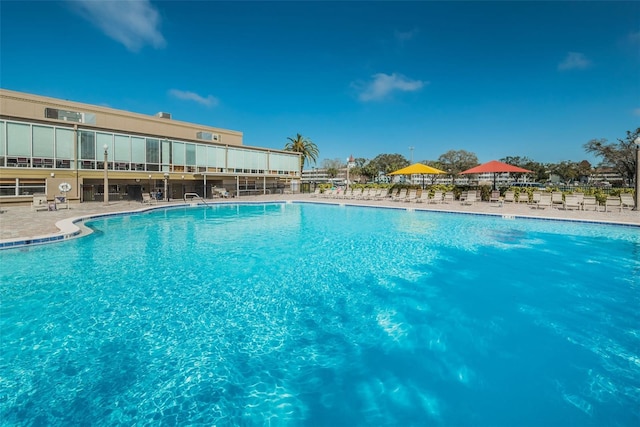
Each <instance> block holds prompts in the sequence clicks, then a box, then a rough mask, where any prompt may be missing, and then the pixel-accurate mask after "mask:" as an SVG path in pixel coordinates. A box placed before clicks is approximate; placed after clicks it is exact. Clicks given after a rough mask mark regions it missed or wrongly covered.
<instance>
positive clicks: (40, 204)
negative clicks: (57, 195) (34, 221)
mask: <svg viewBox="0 0 640 427" xmlns="http://www.w3.org/2000/svg"><path fill="white" fill-rule="evenodd" d="M31 209H33V210H34V211H39V210H49V202H48V201H47V196H46V195H44V194H34V195H33V201H32V202H31Z"/></svg>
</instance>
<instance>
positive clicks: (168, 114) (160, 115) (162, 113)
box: [156, 111, 171, 119]
mask: <svg viewBox="0 0 640 427" xmlns="http://www.w3.org/2000/svg"><path fill="white" fill-rule="evenodd" d="M156 117H160V118H161V119H170V118H171V113H164V112H162V111H160V112H159V113H156Z"/></svg>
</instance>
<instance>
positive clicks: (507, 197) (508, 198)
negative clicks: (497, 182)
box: [504, 191, 516, 203]
mask: <svg viewBox="0 0 640 427" xmlns="http://www.w3.org/2000/svg"><path fill="white" fill-rule="evenodd" d="M507 202H509V203H515V202H516V193H515V192H514V191H506V192H505V193H504V203H507Z"/></svg>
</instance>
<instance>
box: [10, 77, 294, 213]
mask: <svg viewBox="0 0 640 427" xmlns="http://www.w3.org/2000/svg"><path fill="white" fill-rule="evenodd" d="M105 159H106V162H105ZM105 163H106V168H105ZM299 167H300V158H299V155H298V154H296V153H291V152H286V151H280V150H272V149H265V148H259V147H250V146H245V145H244V144H243V135H242V132H239V131H234V130H227V129H221V128H215V127H211V126H203V125H198V124H193V123H187V122H182V121H177V120H173V119H172V118H171V115H170V114H168V113H158V114H155V115H144V114H138V113H132V112H127V111H122V110H116V109H112V108H106V107H101V106H96V105H90V104H82V103H77V102H72V101H65V100H60V99H55V98H49V97H43V96H38V95H32V94H26V93H21V92H14V91H9V90H5V89H0V204H8V203H30V202H31V201H32V199H33V195H34V194H45V195H46V196H47V198H48V199H49V200H53V199H54V198H55V197H56V196H61V195H63V196H65V197H66V198H67V199H68V200H69V201H71V203H74V202H89V201H103V200H104V191H105V183H106V186H107V188H106V191H107V193H108V198H109V200H142V194H143V193H150V194H152V195H153V196H154V197H159V198H162V199H167V198H169V199H177V198H183V197H184V195H185V194H187V193H191V194H194V193H195V194H197V195H198V196H200V197H204V198H210V197H212V196H215V195H216V194H217V193H218V190H222V189H224V190H226V191H227V192H228V193H230V194H231V195H232V196H242V195H243V194H247V195H248V194H267V193H273V192H282V191H292V192H295V191H297V189H298V188H299V184H300V176H299V175H300V172H299Z"/></svg>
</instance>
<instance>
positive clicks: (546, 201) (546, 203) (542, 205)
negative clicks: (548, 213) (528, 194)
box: [535, 193, 552, 209]
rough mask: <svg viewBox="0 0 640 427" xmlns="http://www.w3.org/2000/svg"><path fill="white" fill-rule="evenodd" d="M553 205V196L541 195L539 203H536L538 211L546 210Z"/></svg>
mask: <svg viewBox="0 0 640 427" xmlns="http://www.w3.org/2000/svg"><path fill="white" fill-rule="evenodd" d="M551 205H552V202H551V194H549V193H540V195H539V198H538V201H537V202H535V207H536V209H546V208H547V207H551Z"/></svg>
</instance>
